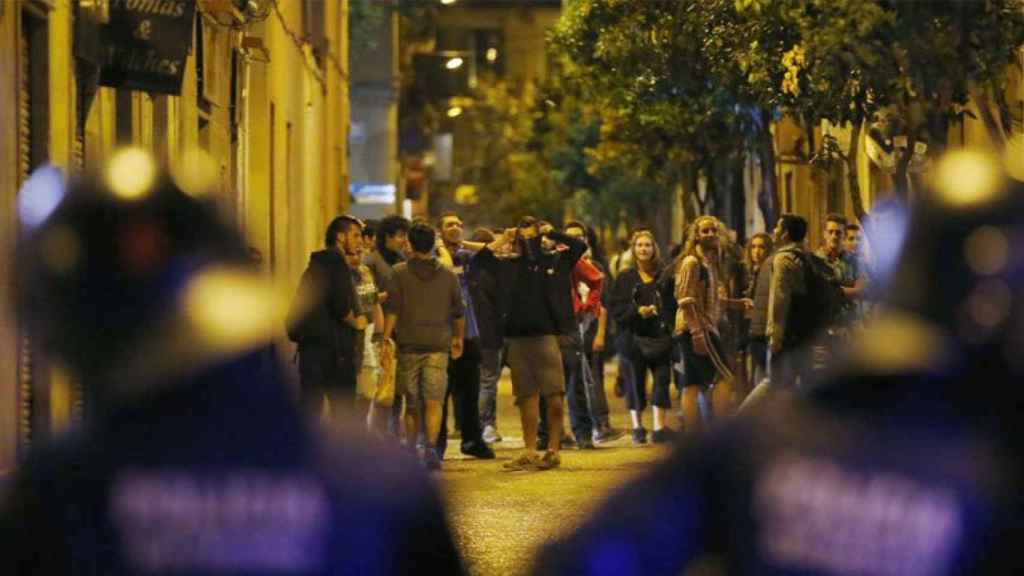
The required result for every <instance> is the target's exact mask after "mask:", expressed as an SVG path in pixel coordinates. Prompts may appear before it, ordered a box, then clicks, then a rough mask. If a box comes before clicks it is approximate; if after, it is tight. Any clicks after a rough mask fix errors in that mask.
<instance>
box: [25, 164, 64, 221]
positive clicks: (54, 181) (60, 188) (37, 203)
mask: <svg viewBox="0 0 1024 576" xmlns="http://www.w3.org/2000/svg"><path fill="white" fill-rule="evenodd" d="M66 193H67V186H66V183H65V181H64V173H63V172H61V170H60V168H57V167H55V166H52V165H50V164H45V165H43V166H40V167H39V168H37V169H36V170H35V172H32V175H31V176H29V177H28V179H27V180H25V183H24V184H22V185H21V190H19V191H18V218H19V219H21V223H22V225H23V226H25V227H26V228H27V229H32V228H35V227H37V226H39V225H40V224H42V223H43V222H45V221H46V219H47V218H49V217H50V214H53V211H54V210H56V209H57V206H59V205H60V202H61V200H63V199H64V195H65V194H66Z"/></svg>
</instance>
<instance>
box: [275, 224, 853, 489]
mask: <svg viewBox="0 0 1024 576" xmlns="http://www.w3.org/2000/svg"><path fill="white" fill-rule="evenodd" d="M684 232H685V233H684V235H683V236H684V238H685V241H684V243H683V244H681V245H678V246H671V247H666V249H665V250H664V252H665V253H666V255H665V256H662V253H663V250H662V248H661V247H660V246H659V243H658V240H657V238H656V237H655V235H654V233H653V232H652V231H651V230H649V229H645V228H639V229H637V230H635V231H633V233H632V235H631V236H630V238H629V240H628V242H627V243H626V244H625V245H624V246H623V250H622V252H621V253H619V254H616V255H614V256H613V257H612V259H610V260H609V259H607V258H606V257H605V255H604V251H603V250H602V247H601V243H600V242H599V241H598V240H597V234H596V232H595V231H594V230H593V228H591V227H589V226H587V225H586V224H585V223H583V222H579V221H569V222H566V223H565V225H564V226H562V227H561V229H558V228H556V227H555V226H554V225H552V224H551V223H549V222H546V221H542V220H537V219H535V218H532V217H525V218H523V219H522V220H521V221H520V222H518V224H517V226H515V227H513V228H508V229H489V228H486V227H480V228H478V229H477V230H475V231H474V234H473V236H472V237H471V238H466V237H465V227H464V223H463V221H462V219H461V218H460V217H459V215H458V214H456V213H454V212H447V213H445V214H443V215H442V216H441V217H440V218H439V219H438V220H437V221H436V223H432V222H430V221H428V220H426V219H417V220H414V221H412V222H410V221H408V220H407V219H405V218H403V217H401V216H389V217H386V218H384V219H382V220H380V221H367V222H361V221H360V220H358V219H356V218H353V217H351V216H341V217H339V218H337V219H335V220H334V221H333V222H332V223H331V225H330V226H329V227H328V230H327V232H326V237H325V241H326V246H325V249H324V250H321V251H319V252H316V253H314V254H313V255H312V256H311V258H310V264H309V268H308V269H307V271H306V273H305V275H304V277H303V282H302V287H300V294H302V293H305V292H310V291H314V290H315V289H314V288H311V287H312V286H315V285H319V286H326V287H327V288H326V291H325V292H323V293H324V294H328V293H329V294H330V296H329V297H328V298H321V299H319V300H318V301H317V302H316V305H315V306H314V307H313V308H310V309H308V310H305V311H304V312H303V314H301V315H300V314H298V313H297V312H296V313H295V314H293V317H292V318H291V319H290V321H289V322H290V324H289V333H290V335H291V337H292V339H293V340H294V341H295V342H296V343H297V344H298V356H299V365H300V374H301V377H302V389H303V391H304V395H305V398H306V399H307V404H308V405H309V406H310V407H311V408H313V409H314V410H317V411H319V412H321V413H323V412H348V406H349V405H350V404H351V402H350V400H349V398H350V397H351V396H352V395H353V394H355V396H356V397H357V401H356V403H355V405H356V406H357V409H358V415H359V417H360V418H362V417H365V418H366V420H367V425H368V427H369V428H371V429H372V430H375V431H377V432H378V433H382V434H391V435H394V436H397V437H399V438H400V439H401V441H402V442H403V443H404V445H405V446H407V447H409V448H410V449H414V450H416V451H417V454H418V455H419V457H420V458H421V459H422V461H423V463H424V465H425V466H426V467H427V468H429V469H434V470H436V469H439V468H440V467H441V462H442V460H443V458H444V454H445V450H446V447H447V444H448V442H447V438H448V434H449V428H450V426H449V405H450V406H452V408H453V412H454V416H455V417H454V419H453V420H454V422H453V423H452V424H453V425H454V426H453V427H454V428H455V429H456V430H457V431H458V433H459V434H460V436H461V451H462V453H463V454H466V455H468V456H472V457H476V458H481V459H492V458H494V451H493V449H492V448H491V446H490V445H492V444H494V443H495V442H500V441H501V434H500V433H499V431H498V426H497V420H496V397H497V382H498V379H499V376H500V374H501V372H502V370H503V369H504V367H506V366H507V367H508V368H509V370H510V373H511V380H512V387H513V394H514V397H515V403H516V406H517V407H518V409H519V412H520V416H521V425H522V431H523V440H524V443H525V449H524V451H523V453H522V454H521V455H520V456H519V457H517V458H515V459H513V460H512V461H511V462H508V463H506V464H505V468H507V469H511V470H545V469H550V468H554V467H557V466H558V465H559V463H560V461H561V459H560V456H559V451H560V450H561V448H562V447H563V446H575V447H577V448H579V449H581V450H587V449H594V448H595V447H596V446H598V445H600V444H603V443H606V442H609V441H612V440H615V439H617V438H619V437H621V436H622V435H624V434H626V433H627V432H626V431H623V430H620V429H617V428H615V427H613V426H612V425H611V422H610V419H609V412H610V410H609V402H608V396H607V393H606V390H605V386H604V373H605V364H606V362H607V361H608V360H610V359H611V358H612V357H617V359H618V360H617V361H618V364H617V367H618V369H617V381H616V388H615V389H616V391H617V392H619V393H620V395H621V396H624V397H625V408H626V410H627V411H628V413H629V417H630V419H629V422H630V426H631V430H630V432H631V436H632V442H633V443H634V444H636V445H643V444H646V443H647V442H651V443H656V444H663V443H669V442H672V441H673V440H674V439H675V438H677V437H678V436H679V434H680V433H681V432H682V431H683V430H695V429H697V428H699V427H700V426H701V425H702V423H704V422H707V421H709V420H710V419H712V418H714V417H715V416H716V415H717V416H719V417H721V416H724V415H728V414H730V413H732V412H733V411H734V410H736V408H737V407H739V406H744V407H747V406H751V405H756V404H757V403H758V402H760V401H762V400H763V399H764V398H765V397H766V396H768V395H769V394H772V393H775V392H780V391H786V390H792V389H794V388H796V387H799V386H801V385H802V384H804V383H806V382H807V381H808V378H810V376H811V374H812V373H813V371H814V370H816V369H820V368H822V367H824V366H827V365H828V363H829V357H830V356H831V355H832V353H833V351H834V350H836V349H838V348H840V347H842V346H843V345H844V343H845V342H846V341H848V339H849V338H851V337H852V335H853V334H855V333H856V331H857V329H858V327H859V326H860V324H861V322H862V320H863V318H864V316H865V314H867V313H868V310H869V308H870V305H869V303H868V301H867V299H866V297H867V294H868V290H867V286H868V283H869V280H868V278H869V273H868V270H869V268H870V266H869V264H868V262H869V261H868V259H867V257H866V255H865V250H864V249H863V247H862V245H861V230H860V227H859V225H857V224H853V223H848V222H847V221H846V219H845V218H844V217H842V216H840V215H836V214H830V215H828V216H827V218H826V219H825V224H824V228H823V230H822V231H821V237H822V238H823V242H822V244H821V246H820V247H818V248H817V249H812V248H810V247H808V246H806V242H805V240H806V237H807V233H808V230H807V222H806V220H805V219H804V218H802V217H800V216H797V215H793V214H785V215H783V216H782V217H781V218H779V220H778V222H777V223H776V226H775V228H774V230H773V232H772V234H770V235H769V234H765V233H759V234H755V235H754V236H753V237H752V238H750V240H749V241H748V242H747V245H746V246H745V247H743V246H740V245H739V244H738V243H737V242H736V240H735V236H736V235H735V232H733V231H730V230H728V229H727V228H726V226H725V225H724V224H723V223H722V222H721V221H719V220H718V219H717V218H715V217H713V216H701V217H698V218H697V219H695V220H694V221H693V222H692V223H691V224H690V225H689V226H688V227H687V229H686V230H685V231H684ZM318 278H319V279H322V278H328V279H330V278H335V279H336V280H335V281H328V282H325V281H323V280H317V279H318ZM339 294H341V295H339ZM298 300H300V299H299V298H297V301H298ZM318 322H319V323H324V322H327V323H330V322H333V323H334V324H335V329H336V330H337V332H338V336H337V337H335V338H333V339H329V338H325V337H322V336H317V334H316V331H315V330H313V331H309V330H308V329H307V328H306V325H311V326H316V325H317V324H318ZM606 344H607V345H606ZM335 359H337V361H335ZM328 364H329V366H328ZM648 375H649V376H648ZM673 390H674V391H675V394H673ZM752 390H753V391H756V393H754V394H751V391H752ZM648 404H650V405H651V408H652V409H651V413H652V414H651V417H650V420H649V421H646V420H645V411H646V408H647V406H648ZM673 405H675V408H676V409H675V410H673ZM566 413H567V415H568V424H569V426H568V428H569V430H563V429H564V428H565V423H564V420H565V415H566ZM648 427H649V429H650V432H648ZM570 432H571V433H570Z"/></svg>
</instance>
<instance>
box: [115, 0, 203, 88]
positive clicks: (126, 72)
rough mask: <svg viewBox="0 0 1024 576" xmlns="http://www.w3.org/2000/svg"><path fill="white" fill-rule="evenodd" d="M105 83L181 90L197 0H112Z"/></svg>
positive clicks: (120, 86)
mask: <svg viewBox="0 0 1024 576" xmlns="http://www.w3.org/2000/svg"><path fill="white" fill-rule="evenodd" d="M109 2H110V4H109V20H108V22H107V24H105V25H104V26H103V30H102V36H103V42H104V45H103V61H102V62H101V64H100V85H101V86H114V87H118V88H127V89H130V90H140V91H143V92H159V93H162V94H180V93H181V80H182V77H183V75H184V73H185V60H186V59H187V58H188V53H189V50H190V48H191V46H192V25H193V18H194V16H195V0H109Z"/></svg>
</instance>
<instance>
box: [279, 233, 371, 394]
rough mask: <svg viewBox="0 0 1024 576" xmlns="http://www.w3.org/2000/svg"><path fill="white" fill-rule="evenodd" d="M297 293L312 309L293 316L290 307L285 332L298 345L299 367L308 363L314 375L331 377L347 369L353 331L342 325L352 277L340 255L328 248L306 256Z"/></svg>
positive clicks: (351, 292) (349, 307) (350, 298)
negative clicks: (309, 302)
mask: <svg viewBox="0 0 1024 576" xmlns="http://www.w3.org/2000/svg"><path fill="white" fill-rule="evenodd" d="M299 292H300V293H304V295H305V297H306V298H310V300H311V302H312V306H311V307H310V308H309V309H308V310H307V311H306V312H305V313H304V314H297V313H296V311H295V306H294V305H293V311H292V312H289V320H288V324H289V326H288V333H289V335H290V336H292V337H293V339H294V340H296V341H297V342H298V344H299V355H300V364H302V365H307V364H309V362H310V361H312V362H314V363H315V364H317V367H316V372H317V373H318V374H321V375H323V376H324V377H326V378H332V377H333V376H334V375H335V374H337V373H338V371H339V370H341V369H347V367H348V366H350V364H351V361H352V357H353V354H354V352H355V348H354V344H355V341H354V339H353V333H354V332H353V330H352V329H351V328H349V326H348V324H346V323H345V317H346V316H348V314H349V312H351V311H352V309H353V306H354V289H353V287H352V274H351V273H350V272H349V268H348V264H346V263H345V258H344V257H343V256H342V254H341V252H338V251H337V250H330V249H328V250H320V251H319V252H313V253H312V254H310V256H309V266H307V267H306V271H305V272H304V273H303V274H302V280H301V283H300V286H299ZM311 368H312V367H311Z"/></svg>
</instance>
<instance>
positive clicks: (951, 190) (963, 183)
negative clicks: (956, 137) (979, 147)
mask: <svg viewBox="0 0 1024 576" xmlns="http://www.w3.org/2000/svg"><path fill="white" fill-rule="evenodd" d="M932 178H933V182H934V186H935V190H936V192H938V196H939V199H940V200H941V201H943V202H944V203H946V204H948V205H949V206H951V207H953V208H960V209H970V208H974V207H979V206H982V205H984V204H988V203H989V202H992V201H993V200H995V199H997V198H998V197H999V195H1000V193H1001V191H1002V187H1003V169H1002V165H1001V163H1000V162H999V161H998V160H997V159H996V158H994V157H992V156H990V155H988V154H985V153H982V152H977V151H970V150H963V151H956V152H952V153H950V154H948V155H946V157H944V158H943V159H942V160H941V161H940V162H939V165H938V166H937V167H936V170H935V173H934V174H933V176H932Z"/></svg>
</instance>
